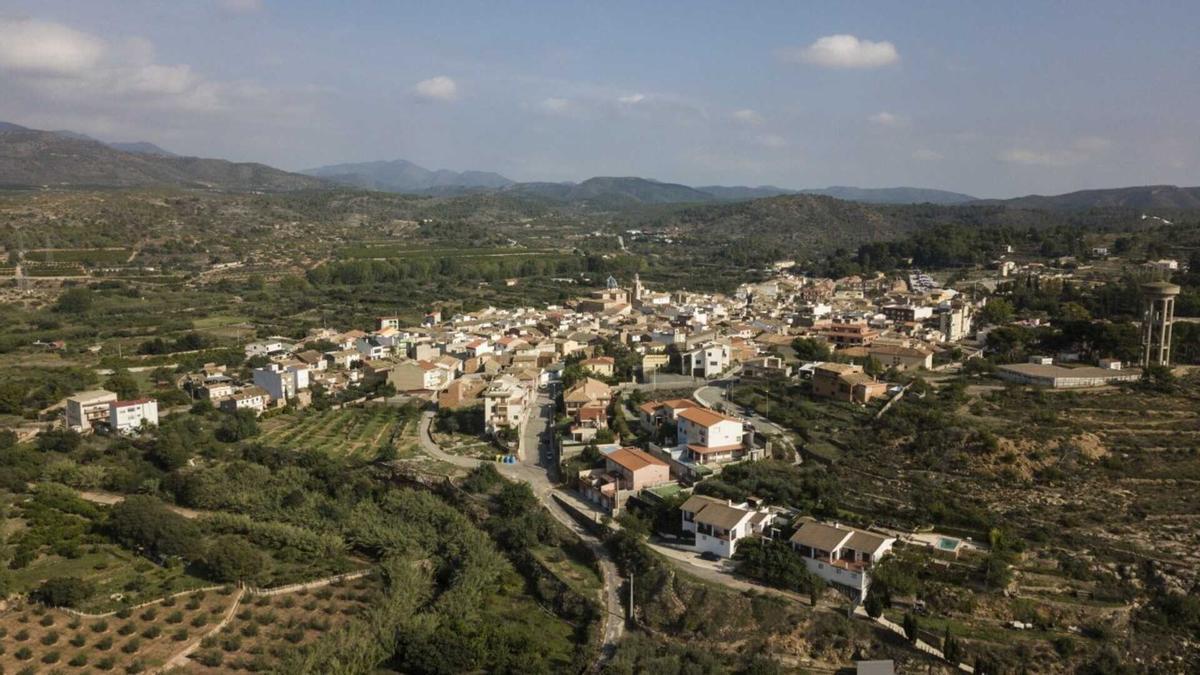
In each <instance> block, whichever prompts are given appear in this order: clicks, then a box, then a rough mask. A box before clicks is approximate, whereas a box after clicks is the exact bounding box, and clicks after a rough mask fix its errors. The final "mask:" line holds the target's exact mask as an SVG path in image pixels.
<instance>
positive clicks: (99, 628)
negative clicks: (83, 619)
mask: <svg viewBox="0 0 1200 675" xmlns="http://www.w3.org/2000/svg"><path fill="white" fill-rule="evenodd" d="M106 630H108V622H107V621H105V620H104V619H100V620H99V621H97V622H96V623H94V624H92V632H93V633H103V632H104V631H106Z"/></svg>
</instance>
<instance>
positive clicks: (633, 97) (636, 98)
mask: <svg viewBox="0 0 1200 675" xmlns="http://www.w3.org/2000/svg"><path fill="white" fill-rule="evenodd" d="M645 100H646V95H645V94H629V95H627V96H620V97H618V98H617V102H618V103H624V104H625V105H633V104H634V103H641V102H642V101H645Z"/></svg>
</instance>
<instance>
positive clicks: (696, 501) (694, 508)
mask: <svg viewBox="0 0 1200 675" xmlns="http://www.w3.org/2000/svg"><path fill="white" fill-rule="evenodd" d="M724 503H725V502H724V501H722V500H720V499H717V498H716V497H709V496H708V495H696V494H694V495H692V496H691V497H688V498H687V501H686V502H684V503H683V504H681V505H680V506H679V509H680V510H681V511H688V512H690V513H696V512H698V511H699V510H700V509H702V508H704V507H705V506H708V505H709V504H724Z"/></svg>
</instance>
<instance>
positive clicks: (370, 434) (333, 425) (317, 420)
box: [259, 405, 418, 459]
mask: <svg viewBox="0 0 1200 675" xmlns="http://www.w3.org/2000/svg"><path fill="white" fill-rule="evenodd" d="M414 410H415V409H409V408H395V407H392V406H382V405H380V406H371V407H365V408H343V409H341V410H313V409H308V410H305V411H302V412H298V413H289V414H285V415H278V416H275V417H271V418H270V419H267V420H264V421H263V422H262V434H261V436H260V437H259V440H261V441H262V442H263V443H265V444H267V445H272V446H277V447H281V448H289V449H310V450H323V451H326V452H330V453H335V454H339V455H344V456H347V457H359V458H364V459H374V458H375V456H376V455H377V453H378V451H379V449H380V448H381V447H382V446H384V445H385V444H387V443H389V442H398V441H399V440H400V438H401V437H402V436H404V435H414V434H415V433H416V429H417V419H418V417H417V415H415V414H414V413H413V411H414Z"/></svg>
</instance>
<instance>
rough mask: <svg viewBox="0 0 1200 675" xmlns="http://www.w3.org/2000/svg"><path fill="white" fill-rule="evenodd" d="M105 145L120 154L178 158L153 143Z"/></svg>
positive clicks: (139, 142) (134, 142)
mask: <svg viewBox="0 0 1200 675" xmlns="http://www.w3.org/2000/svg"><path fill="white" fill-rule="evenodd" d="M105 145H107V146H108V147H110V148H112V149H113V150H120V151H121V152H132V153H133V154H135V155H157V156H159V157H178V156H179V155H177V154H175V153H173V152H171V151H170V150H164V149H163V148H161V147H159V146H157V145H155V144H153V143H150V142H149V141H127V142H124V143H105Z"/></svg>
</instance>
